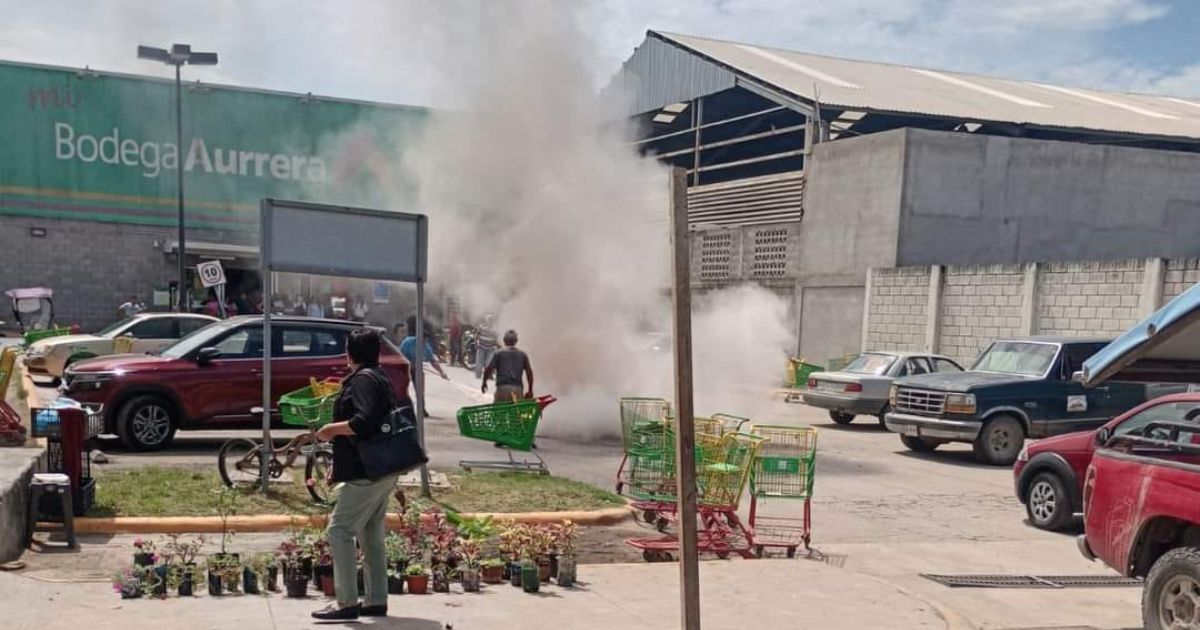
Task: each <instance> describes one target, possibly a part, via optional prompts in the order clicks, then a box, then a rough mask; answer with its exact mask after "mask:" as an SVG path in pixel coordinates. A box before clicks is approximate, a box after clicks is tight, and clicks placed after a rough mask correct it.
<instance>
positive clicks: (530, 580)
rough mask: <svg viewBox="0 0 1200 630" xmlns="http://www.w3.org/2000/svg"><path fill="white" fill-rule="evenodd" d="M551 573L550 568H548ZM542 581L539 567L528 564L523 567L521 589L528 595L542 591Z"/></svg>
mask: <svg viewBox="0 0 1200 630" xmlns="http://www.w3.org/2000/svg"><path fill="white" fill-rule="evenodd" d="M546 570H547V571H549V570H550V567H546ZM541 586H542V580H541V576H540V571H539V569H538V565H536V564H527V565H524V566H522V567H521V588H522V590H524V591H525V592H526V593H536V592H538V590H540V589H541Z"/></svg>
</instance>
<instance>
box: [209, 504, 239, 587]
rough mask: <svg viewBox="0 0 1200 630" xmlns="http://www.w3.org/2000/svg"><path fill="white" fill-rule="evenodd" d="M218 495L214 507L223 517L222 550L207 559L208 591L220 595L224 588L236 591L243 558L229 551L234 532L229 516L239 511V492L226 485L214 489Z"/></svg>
mask: <svg viewBox="0 0 1200 630" xmlns="http://www.w3.org/2000/svg"><path fill="white" fill-rule="evenodd" d="M213 495H214V496H215V497H216V502H215V504H214V507H216V510H217V515H218V516H220V517H221V551H219V552H217V553H215V554H213V555H211V556H209V557H208V558H207V561H206V566H207V568H208V593H209V595H214V596H216V595H220V594H221V592H222V590H223V589H224V590H229V591H230V592H236V591H237V590H238V582H239V581H240V578H241V570H240V569H241V560H240V559H239V558H238V555H237V554H236V553H229V552H228V551H227V549H228V546H229V543H230V542H232V541H233V536H234V533H233V532H232V531H230V530H229V517H230V516H232V515H234V514H235V513H236V512H237V509H236V507H237V506H236V502H237V494H236V493H235V491H234V490H233V489H232V488H226V487H224V486H222V487H220V488H217V489H215V490H213Z"/></svg>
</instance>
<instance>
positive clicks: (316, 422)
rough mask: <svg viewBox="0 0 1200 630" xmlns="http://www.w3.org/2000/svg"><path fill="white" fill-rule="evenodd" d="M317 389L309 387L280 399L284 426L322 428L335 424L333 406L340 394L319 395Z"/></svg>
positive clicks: (289, 393)
mask: <svg viewBox="0 0 1200 630" xmlns="http://www.w3.org/2000/svg"><path fill="white" fill-rule="evenodd" d="M317 389H319V388H314V387H313V386H311V385H309V386H305V387H303V388H301V389H298V390H296V391H294V392H288V393H286V394H284V395H282V396H280V397H279V415H280V416H282V417H283V423H284V424H287V425H292V426H298V427H313V426H316V427H320V426H324V425H326V424H329V423H330V422H333V404H334V402H336V401H337V397H338V393H339V392H332V393H325V394H323V395H318V393H317Z"/></svg>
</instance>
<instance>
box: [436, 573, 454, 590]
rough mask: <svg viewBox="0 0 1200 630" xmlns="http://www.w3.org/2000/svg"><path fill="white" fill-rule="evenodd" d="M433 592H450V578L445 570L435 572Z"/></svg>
mask: <svg viewBox="0 0 1200 630" xmlns="http://www.w3.org/2000/svg"><path fill="white" fill-rule="evenodd" d="M433 592H434V593H449V592H450V580H449V579H447V577H446V572H445V571H441V570H439V571H434V572H433Z"/></svg>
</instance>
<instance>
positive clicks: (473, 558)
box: [458, 539, 480, 593]
mask: <svg viewBox="0 0 1200 630" xmlns="http://www.w3.org/2000/svg"><path fill="white" fill-rule="evenodd" d="M479 547H480V545H479V542H478V541H475V540H470V539H459V541H458V555H459V557H460V558H461V559H462V561H461V562H460V564H459V566H458V572H459V575H460V576H461V578H462V587H463V592H465V593H478V592H479Z"/></svg>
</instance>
